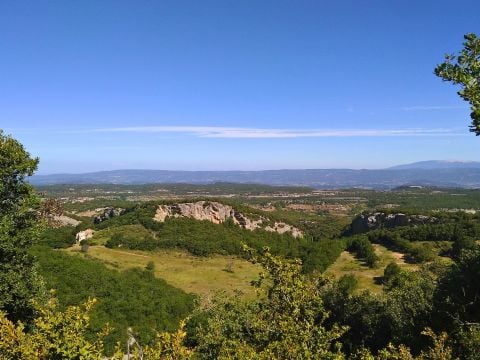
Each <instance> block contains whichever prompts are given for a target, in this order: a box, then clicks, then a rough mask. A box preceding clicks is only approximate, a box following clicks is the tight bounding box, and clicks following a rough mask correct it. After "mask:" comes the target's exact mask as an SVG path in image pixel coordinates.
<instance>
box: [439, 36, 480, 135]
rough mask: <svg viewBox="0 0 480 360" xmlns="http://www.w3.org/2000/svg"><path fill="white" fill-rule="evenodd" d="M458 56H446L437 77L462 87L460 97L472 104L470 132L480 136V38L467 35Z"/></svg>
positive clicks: (459, 92)
mask: <svg viewBox="0 0 480 360" xmlns="http://www.w3.org/2000/svg"><path fill="white" fill-rule="evenodd" d="M464 39H465V42H464V43H463V49H462V50H461V51H460V53H459V54H458V55H453V54H449V55H446V56H445V62H443V63H441V64H439V65H438V66H437V67H436V68H435V75H437V76H439V77H441V78H442V79H443V80H444V81H450V82H452V83H453V84H455V85H460V90H459V91H458V95H459V96H460V97H461V98H462V99H463V100H465V101H467V102H468V103H469V104H470V108H471V113H470V117H471V119H472V124H471V125H470V131H471V132H474V133H475V135H477V136H478V135H480V38H478V37H477V36H476V35H475V34H472V33H470V34H466V35H465V36H464Z"/></svg>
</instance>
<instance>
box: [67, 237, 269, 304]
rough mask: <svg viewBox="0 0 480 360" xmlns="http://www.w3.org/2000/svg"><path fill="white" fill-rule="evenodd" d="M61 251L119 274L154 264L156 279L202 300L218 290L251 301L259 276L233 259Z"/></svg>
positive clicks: (174, 252)
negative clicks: (253, 283) (236, 292)
mask: <svg viewBox="0 0 480 360" xmlns="http://www.w3.org/2000/svg"><path fill="white" fill-rule="evenodd" d="M64 251H66V252H70V253H75V254H82V255H83V256H91V257H93V258H96V259H99V260H102V261H103V262H104V263H105V264H106V265H107V266H109V267H112V268H116V269H121V270H124V269H129V268H134V267H140V268H145V266H146V265H147V264H148V263H149V262H150V261H153V263H154V264H155V276H156V277H158V278H161V279H164V280H165V281H166V282H167V283H169V284H170V285H172V286H175V287H177V288H180V289H182V290H183V291H185V292H187V293H194V294H198V295H200V296H204V297H208V296H210V295H211V294H212V293H214V292H216V291H221V290H223V291H226V292H228V293H233V291H234V290H240V291H241V292H243V293H244V294H245V296H246V297H253V296H255V290H254V288H253V287H252V286H251V285H250V281H251V280H253V279H255V278H256V277H257V276H258V273H259V272H260V268H259V267H258V266H256V265H253V264H251V263H249V262H248V261H246V260H243V259H239V258H238V257H234V256H223V255H212V256H209V257H198V256H193V255H190V254H188V253H187V252H182V251H178V250H162V251H160V250H159V251H154V252H150V251H136V250H127V249H125V250H123V249H108V248H106V247H103V246H91V247H90V248H89V250H88V254H85V253H82V252H80V250H79V248H78V247H72V248H69V249H67V250H64Z"/></svg>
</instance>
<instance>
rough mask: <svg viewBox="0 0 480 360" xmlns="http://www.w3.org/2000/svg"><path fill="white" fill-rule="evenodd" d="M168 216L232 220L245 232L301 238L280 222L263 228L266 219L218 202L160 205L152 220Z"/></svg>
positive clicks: (216, 220)
mask: <svg viewBox="0 0 480 360" xmlns="http://www.w3.org/2000/svg"><path fill="white" fill-rule="evenodd" d="M170 216H171V217H188V218H192V219H196V220H207V221H211V222H212V223H214V224H220V223H223V222H225V221H226V220H227V219H232V221H233V223H234V224H236V225H238V226H241V227H243V228H244V229H247V230H255V229H264V230H266V231H271V232H277V233H279V234H284V233H288V232H289V233H291V235H292V236H294V237H300V236H303V233H302V232H301V231H300V230H299V229H297V228H295V227H294V226H291V225H289V224H285V223H282V222H275V223H274V224H273V225H267V226H265V223H267V222H270V220H269V219H268V218H266V217H259V219H257V220H253V219H250V218H248V217H247V216H245V215H244V214H242V213H240V212H238V211H236V210H235V209H234V208H233V207H231V206H230V205H225V204H222V203H219V202H208V201H197V202H194V203H179V204H173V205H160V206H159V207H158V209H157V212H156V214H155V217H154V219H155V220H157V221H159V222H164V221H165V219H166V218H167V217H170Z"/></svg>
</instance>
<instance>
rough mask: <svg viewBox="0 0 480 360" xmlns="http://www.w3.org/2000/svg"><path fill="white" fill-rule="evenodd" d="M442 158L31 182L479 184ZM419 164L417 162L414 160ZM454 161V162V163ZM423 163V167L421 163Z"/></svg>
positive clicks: (104, 174) (478, 178)
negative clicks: (377, 165)
mask: <svg viewBox="0 0 480 360" xmlns="http://www.w3.org/2000/svg"><path fill="white" fill-rule="evenodd" d="M434 163H436V164H437V165H439V164H440V163H444V162H422V163H421V164H423V165H417V166H416V167H415V166H413V165H414V164H411V165H406V166H397V167H394V168H389V169H382V170H351V169H305V170H264V171H170V170H113V171H100V172H92V173H85V174H52V175H35V176H33V177H31V178H30V182H31V183H32V184H34V185H54V184H126V185H128V184H148V183H191V184H208V183H214V182H231V183H258V184H268V185H303V186H311V187H314V188H351V187H361V188H373V189H390V188H394V187H398V186H402V185H424V186H440V187H464V188H477V187H478V188H480V164H479V163H473V164H476V166H472V163H458V164H466V166H464V167H462V166H453V167H451V166H450V167H449V166H448V165H451V164H452V163H449V162H445V163H444V164H447V166H446V167H435V166H434ZM417 164H418V163H417ZM456 164H457V163H456ZM422 166H425V167H422Z"/></svg>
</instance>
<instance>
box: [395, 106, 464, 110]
mask: <svg viewBox="0 0 480 360" xmlns="http://www.w3.org/2000/svg"><path fill="white" fill-rule="evenodd" d="M464 108H465V106H459V105H417V106H404V107H402V110H403V111H430V110H454V109H464Z"/></svg>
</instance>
